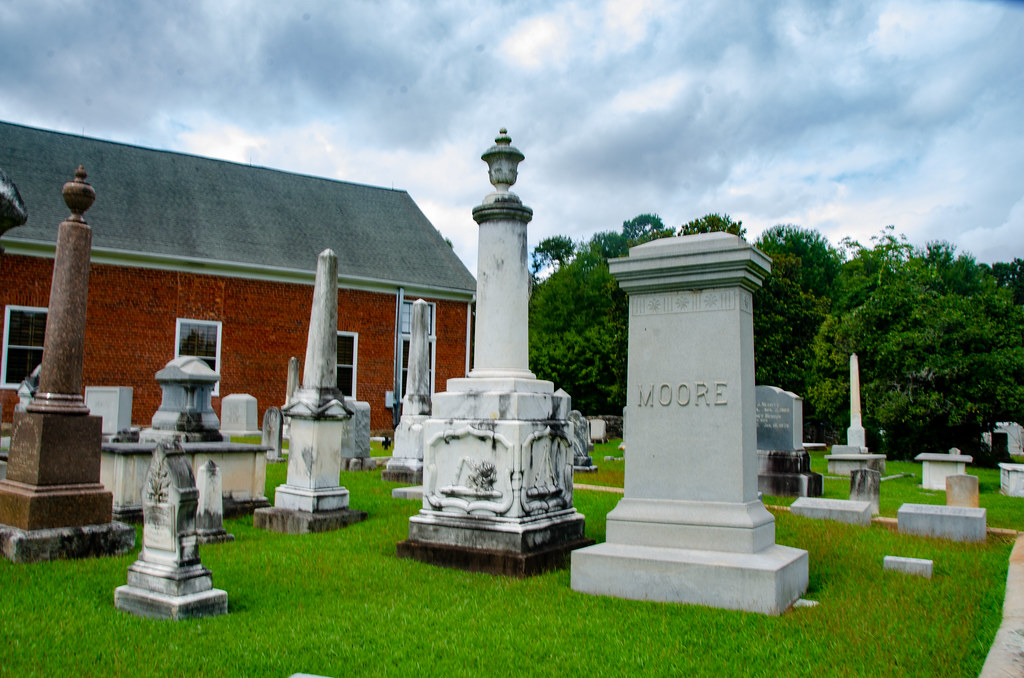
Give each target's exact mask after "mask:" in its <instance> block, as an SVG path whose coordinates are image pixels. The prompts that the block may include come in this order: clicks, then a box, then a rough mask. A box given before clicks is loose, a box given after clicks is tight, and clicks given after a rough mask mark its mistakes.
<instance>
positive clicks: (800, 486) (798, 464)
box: [754, 386, 824, 497]
mask: <svg viewBox="0 0 1024 678" xmlns="http://www.w3.org/2000/svg"><path fill="white" fill-rule="evenodd" d="M754 399H755V407H754V414H755V422H756V423H757V489H758V491H760V492H762V493H764V494H770V495H775V496H783V497H820V496H821V493H822V490H823V488H824V482H823V479H822V476H821V474H820V473H814V472H813V471H811V456H810V455H809V454H808V453H807V450H805V449H804V444H803V437H804V406H803V400H804V399H803V398H801V397H800V396H798V395H797V394H795V393H791V392H789V391H783V390H782V389H781V388H778V387H776V386H756V387H754Z"/></svg>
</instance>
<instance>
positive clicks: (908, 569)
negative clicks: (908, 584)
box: [882, 556, 932, 579]
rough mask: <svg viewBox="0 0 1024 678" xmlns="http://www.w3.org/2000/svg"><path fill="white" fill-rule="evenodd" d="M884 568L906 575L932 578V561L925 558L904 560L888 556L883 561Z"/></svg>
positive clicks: (899, 557)
mask: <svg viewBox="0 0 1024 678" xmlns="http://www.w3.org/2000/svg"><path fill="white" fill-rule="evenodd" d="M882 568H883V569H885V570H895V571H896V572H902V573H904V574H913V575H916V576H918V577H924V578H925V579H931V578H932V561H930V560H925V559H923V558H903V557H901V556H886V557H885V558H884V559H883V560H882Z"/></svg>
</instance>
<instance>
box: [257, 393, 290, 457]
mask: <svg viewBox="0 0 1024 678" xmlns="http://www.w3.org/2000/svg"><path fill="white" fill-rule="evenodd" d="M283 426H284V421H283V417H282V416H281V410H280V409H278V408H276V407H268V408H267V411H266V412H264V413H263V432H262V436H263V437H262V439H261V441H260V444H261V445H262V446H263V447H266V448H269V449H268V450H267V463H268V464H279V463H281V462H284V461H286V459H285V458H284V454H283V452H282V448H283V446H284V439H283V433H282V431H283Z"/></svg>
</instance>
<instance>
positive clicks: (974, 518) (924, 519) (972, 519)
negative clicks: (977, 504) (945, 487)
mask: <svg viewBox="0 0 1024 678" xmlns="http://www.w3.org/2000/svg"><path fill="white" fill-rule="evenodd" d="M986 515H987V514H986V511H985V509H983V508H968V507H964V506H932V505H929V504H904V505H903V506H901V507H900V509H899V511H897V512H896V520H897V524H898V527H899V531H900V533H901V534H914V535H918V536H922V537H939V538H941V539H952V540H953V541H985V529H986V522H985V521H986Z"/></svg>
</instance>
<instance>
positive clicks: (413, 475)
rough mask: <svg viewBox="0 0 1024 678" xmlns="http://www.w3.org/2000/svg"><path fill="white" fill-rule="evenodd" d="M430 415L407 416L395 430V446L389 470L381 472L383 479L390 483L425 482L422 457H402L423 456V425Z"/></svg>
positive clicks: (411, 483)
mask: <svg viewBox="0 0 1024 678" xmlns="http://www.w3.org/2000/svg"><path fill="white" fill-rule="evenodd" d="M428 419H430V415H429V414H405V415H402V419H401V421H399V422H398V428H396V429H395V446H394V452H393V454H392V457H391V459H389V460H388V465H387V468H386V469H384V470H383V471H382V472H381V479H382V480H386V481H387V482H389V483H406V484H408V485H419V484H421V483H422V482H423V458H422V456H420V457H416V456H400V455H404V454H415V453H416V451H418V453H419V454H420V455H422V454H423V424H424V423H426V421H427V420H428Z"/></svg>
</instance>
